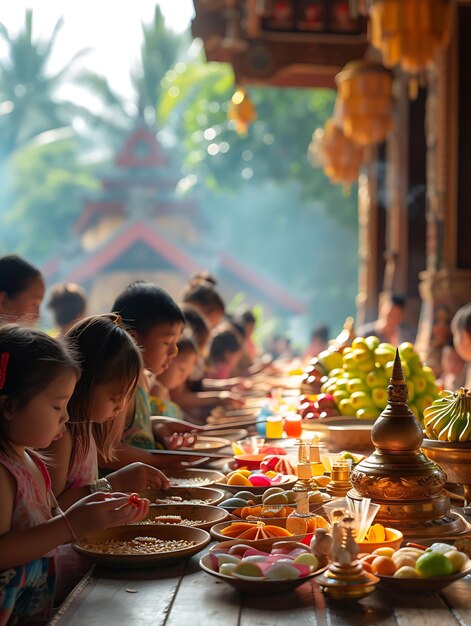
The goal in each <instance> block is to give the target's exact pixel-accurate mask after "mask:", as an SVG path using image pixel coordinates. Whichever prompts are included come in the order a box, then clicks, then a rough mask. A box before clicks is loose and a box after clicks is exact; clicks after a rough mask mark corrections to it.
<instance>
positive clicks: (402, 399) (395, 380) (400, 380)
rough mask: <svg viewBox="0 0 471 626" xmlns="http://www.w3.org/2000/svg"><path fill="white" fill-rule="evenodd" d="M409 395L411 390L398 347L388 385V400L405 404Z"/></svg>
mask: <svg viewBox="0 0 471 626" xmlns="http://www.w3.org/2000/svg"><path fill="white" fill-rule="evenodd" d="M408 397H409V390H408V388H407V385H406V381H405V379H404V372H403V371H402V363H401V358H400V356H399V350H398V349H397V348H396V356H395V358H394V365H393V371H392V375H391V381H390V383H389V386H388V401H389V402H392V403H393V404H396V403H399V404H405V403H406V402H407V399H408Z"/></svg>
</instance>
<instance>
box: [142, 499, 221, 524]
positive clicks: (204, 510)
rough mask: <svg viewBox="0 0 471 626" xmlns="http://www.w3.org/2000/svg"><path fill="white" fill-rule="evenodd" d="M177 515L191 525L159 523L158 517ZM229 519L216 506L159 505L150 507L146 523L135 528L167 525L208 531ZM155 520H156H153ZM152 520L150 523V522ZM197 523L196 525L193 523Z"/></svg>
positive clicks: (163, 521)
mask: <svg viewBox="0 0 471 626" xmlns="http://www.w3.org/2000/svg"><path fill="white" fill-rule="evenodd" d="M174 515H177V516H179V517H181V518H182V520H188V521H189V522H193V523H191V524H188V523H187V524H178V523H177V524H175V523H173V522H166V521H165V520H162V521H160V520H159V519H158V517H159V516H174ZM229 517H230V513H228V512H227V511H225V510H224V509H221V508H219V507H216V506H208V505H204V504H161V505H157V504H156V505H151V506H150V507H149V513H148V514H147V516H146V517H145V518H144V521H147V523H145V524H143V523H142V522H141V523H138V524H135V525H136V526H142V527H143V528H147V527H148V526H152V525H155V524H166V525H167V524H168V525H172V526H188V527H190V528H202V529H203V530H209V529H210V528H211V527H212V526H214V524H218V523H220V522H224V521H226V520H227V519H228V518H229ZM155 518H157V519H155ZM151 520H152V522H151ZM195 522H198V523H195Z"/></svg>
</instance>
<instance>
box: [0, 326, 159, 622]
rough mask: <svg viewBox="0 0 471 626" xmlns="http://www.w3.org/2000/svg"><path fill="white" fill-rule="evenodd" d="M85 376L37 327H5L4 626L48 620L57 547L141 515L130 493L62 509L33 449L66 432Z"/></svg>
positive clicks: (0, 476) (0, 446)
mask: <svg viewBox="0 0 471 626" xmlns="http://www.w3.org/2000/svg"><path fill="white" fill-rule="evenodd" d="M79 376H80V369H79V366H78V361H77V358H76V356H75V354H74V353H73V351H71V350H70V349H69V348H67V347H66V346H64V345H62V344H60V343H58V342H57V341H55V340H54V339H52V338H51V337H49V336H48V335H46V334H44V333H41V332H39V331H35V330H31V329H28V328H20V327H17V326H9V325H7V326H4V327H3V328H1V329H0V493H1V494H2V503H1V506H0V626H5V625H6V624H7V623H9V624H13V623H15V624H16V623H20V622H33V621H38V620H45V619H47V618H48V617H49V615H50V611H51V608H52V603H53V597H54V588H55V559H54V551H55V548H57V546H59V545H60V544H63V543H67V542H69V541H72V540H76V539H77V538H78V537H80V536H83V535H86V534H87V533H90V532H94V531H97V530H101V529H104V528H108V527H110V526H122V525H125V524H128V523H130V522H134V521H138V520H140V519H142V518H143V517H144V516H145V515H146V514H147V511H148V507H149V501H148V500H142V501H141V503H140V504H139V506H138V507H137V508H136V507H135V506H133V505H132V504H130V503H129V496H128V495H125V494H108V496H105V495H104V494H103V493H95V494H91V495H89V496H87V497H86V498H83V499H82V500H79V501H78V502H76V503H75V504H74V505H73V506H71V507H70V508H69V509H68V510H67V512H66V513H63V512H62V511H61V510H60V509H59V508H58V505H57V502H56V501H55V498H54V496H53V493H52V490H51V479H50V476H49V473H48V471H47V469H46V466H45V464H44V461H43V460H42V458H41V457H40V456H39V455H38V454H36V453H35V452H33V449H34V448H46V447H48V446H49V445H50V444H51V442H52V441H54V440H55V439H58V438H60V437H62V436H63V434H64V432H65V424H66V422H67V420H68V414H67V404H68V402H69V400H70V398H71V396H72V393H73V391H74V388H75V385H76V383H77V380H78V379H79Z"/></svg>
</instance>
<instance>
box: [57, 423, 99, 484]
mask: <svg viewBox="0 0 471 626" xmlns="http://www.w3.org/2000/svg"><path fill="white" fill-rule="evenodd" d="M97 478H98V453H97V448H96V443H95V439H94V437H93V433H92V432H91V430H90V432H89V446H88V450H87V451H86V452H85V445H84V441H83V439H82V437H76V438H75V439H74V440H73V449H72V457H71V459H70V463H69V472H68V475H67V482H66V484H65V488H66V489H74V488H77V487H83V486H85V485H90V484H91V483H93V482H95V480H97Z"/></svg>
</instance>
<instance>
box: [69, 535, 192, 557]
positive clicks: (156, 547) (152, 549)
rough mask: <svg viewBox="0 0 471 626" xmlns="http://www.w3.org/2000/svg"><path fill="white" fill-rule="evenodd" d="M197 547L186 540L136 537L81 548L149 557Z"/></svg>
mask: <svg viewBox="0 0 471 626" xmlns="http://www.w3.org/2000/svg"><path fill="white" fill-rule="evenodd" d="M194 545H196V542H195V541H186V540H184V539H178V540H177V539H169V540H164V539H156V538H155V537H135V538H134V539H129V540H128V541H114V540H111V539H110V540H108V541H103V542H101V543H82V544H80V547H82V548H84V549H85V550H89V551H90V552H100V553H101V554H120V555H121V554H126V555H141V556H143V555H147V554H160V553H162V552H175V551H177V550H186V549H187V548H191V547H192V546H194Z"/></svg>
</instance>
